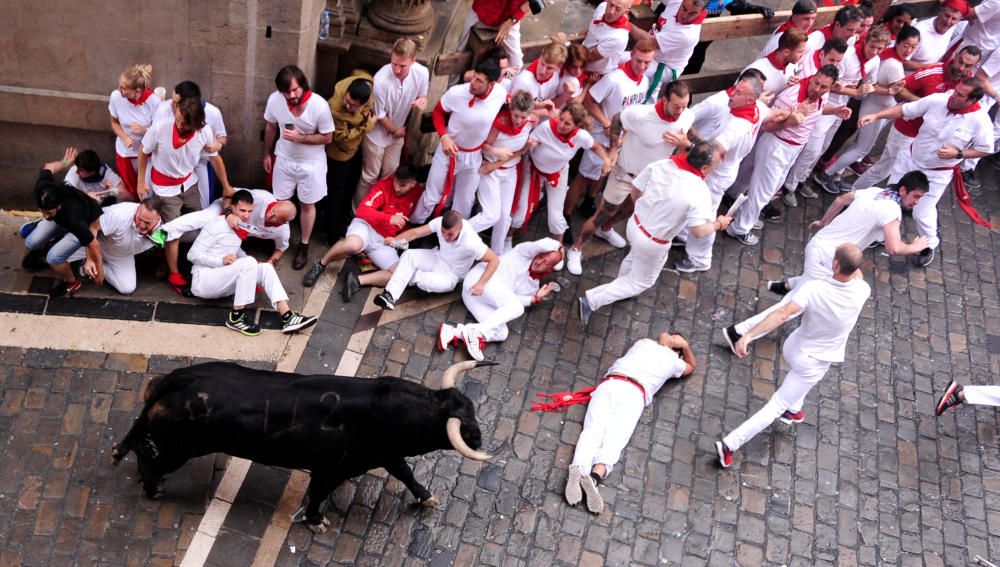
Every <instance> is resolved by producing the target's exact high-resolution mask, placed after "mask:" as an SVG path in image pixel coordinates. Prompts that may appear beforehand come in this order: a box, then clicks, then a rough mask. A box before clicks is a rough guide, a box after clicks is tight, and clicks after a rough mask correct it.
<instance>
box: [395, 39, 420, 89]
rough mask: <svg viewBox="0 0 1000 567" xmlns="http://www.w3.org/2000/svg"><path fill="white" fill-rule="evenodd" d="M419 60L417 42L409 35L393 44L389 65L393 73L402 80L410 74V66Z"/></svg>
mask: <svg viewBox="0 0 1000 567" xmlns="http://www.w3.org/2000/svg"><path fill="white" fill-rule="evenodd" d="M416 60H417V42H415V41H413V40H412V39H410V38H408V37H401V38H399V39H397V40H396V43H394V44H392V51H390V52H389V66H390V68H391V69H392V74H393V76H395V77H396V78H397V79H399V80H400V81H402V80H403V79H405V78H406V76H407V75H409V74H410V67H412V66H413V64H414V63H415V62H416Z"/></svg>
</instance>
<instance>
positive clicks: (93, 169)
mask: <svg viewBox="0 0 1000 567" xmlns="http://www.w3.org/2000/svg"><path fill="white" fill-rule="evenodd" d="M73 165H75V166H76V174H77V175H79V176H80V179H82V180H84V181H89V180H88V178H89V177H94V176H95V175H100V173H101V158H100V156H98V155H97V152H95V151H94V150H83V151H82V152H80V153H78V154H77V155H76V159H74V160H73ZM98 181H99V180H98Z"/></svg>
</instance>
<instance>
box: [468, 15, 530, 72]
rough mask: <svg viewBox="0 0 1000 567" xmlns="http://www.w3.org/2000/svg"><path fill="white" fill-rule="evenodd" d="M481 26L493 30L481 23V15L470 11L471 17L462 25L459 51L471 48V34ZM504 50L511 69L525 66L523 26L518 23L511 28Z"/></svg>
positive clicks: (505, 40)
mask: <svg viewBox="0 0 1000 567" xmlns="http://www.w3.org/2000/svg"><path fill="white" fill-rule="evenodd" d="M476 26H480V27H484V28H487V29H491V30H492V29H496V28H491V27H489V26H487V25H485V24H483V23H482V22H480V21H479V15H477V14H476V12H475V11H474V10H472V9H470V10H469V15H468V16H467V17H466V18H465V23H464V24H463V25H462V35H461V36H459V39H458V51H459V52H462V51H465V50H466V49H468V48H469V34H471V33H472V28H474V27H476ZM503 49H504V51H506V52H507V57H508V58H509V59H510V65H509V66H510V68H511V69H517V68H520V67H521V66H522V65H524V52H523V51H521V24H520V22H519V23H516V24H514V25H513V26H512V27H511V28H510V32H508V33H507V37H506V38H505V39H504V41H503Z"/></svg>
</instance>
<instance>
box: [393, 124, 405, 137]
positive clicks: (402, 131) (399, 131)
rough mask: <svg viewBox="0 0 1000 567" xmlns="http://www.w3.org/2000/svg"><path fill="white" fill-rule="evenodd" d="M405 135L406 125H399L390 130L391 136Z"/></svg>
mask: <svg viewBox="0 0 1000 567" xmlns="http://www.w3.org/2000/svg"><path fill="white" fill-rule="evenodd" d="M405 136H406V126H400V127H399V128H396V129H395V130H393V131H392V137H393V138H403V137H405Z"/></svg>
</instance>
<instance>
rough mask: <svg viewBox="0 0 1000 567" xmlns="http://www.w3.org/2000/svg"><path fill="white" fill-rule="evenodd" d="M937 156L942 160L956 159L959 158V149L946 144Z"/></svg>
mask: <svg viewBox="0 0 1000 567" xmlns="http://www.w3.org/2000/svg"><path fill="white" fill-rule="evenodd" d="M937 156H938V158H940V159H955V158H957V157H958V148H956V147H955V146H953V145H951V144H944V145H942V146H941V147H940V148H939V149H938V151H937Z"/></svg>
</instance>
